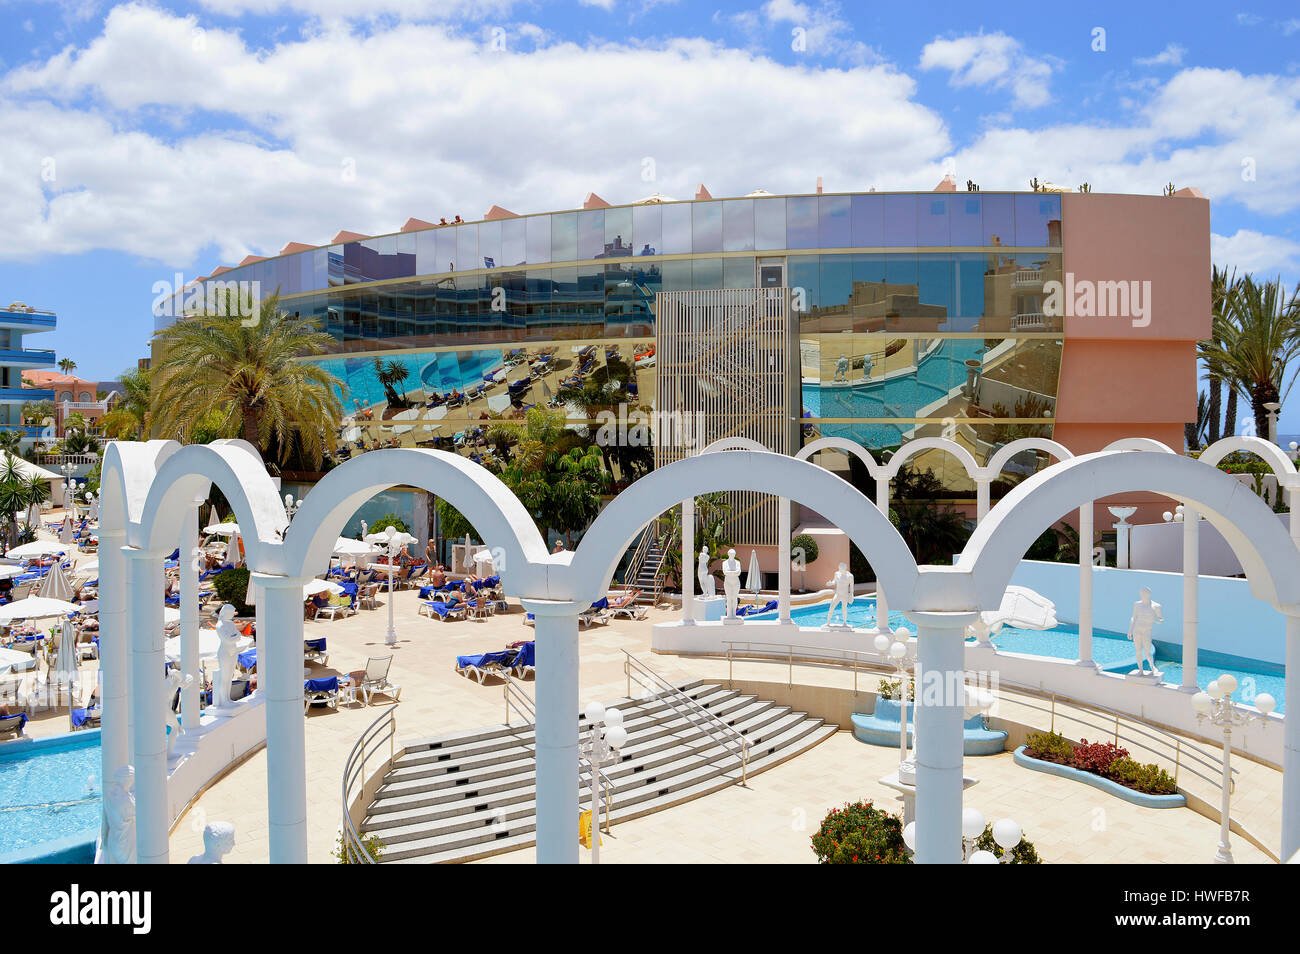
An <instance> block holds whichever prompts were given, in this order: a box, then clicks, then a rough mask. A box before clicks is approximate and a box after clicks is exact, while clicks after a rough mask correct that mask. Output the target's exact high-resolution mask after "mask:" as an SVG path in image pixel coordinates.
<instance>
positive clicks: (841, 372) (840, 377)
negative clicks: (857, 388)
mask: <svg viewBox="0 0 1300 954" xmlns="http://www.w3.org/2000/svg"><path fill="white" fill-rule="evenodd" d="M848 379H849V359H848V356H847V355H840V359H839V360H838V361H836V362H835V380H836V381H847V380H848Z"/></svg>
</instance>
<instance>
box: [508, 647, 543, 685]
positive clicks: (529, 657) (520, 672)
mask: <svg viewBox="0 0 1300 954" xmlns="http://www.w3.org/2000/svg"><path fill="white" fill-rule="evenodd" d="M513 668H514V674H515V676H516V677H517V678H519V679H523V678H524V677H525V676H527V675H528V674H529V673H532V674H533V675H534V676H536V675H537V643H535V642H528V643H524V644H523V645H522V646H520V647H519V655H518V656H516V657H515V664H514V667H513Z"/></svg>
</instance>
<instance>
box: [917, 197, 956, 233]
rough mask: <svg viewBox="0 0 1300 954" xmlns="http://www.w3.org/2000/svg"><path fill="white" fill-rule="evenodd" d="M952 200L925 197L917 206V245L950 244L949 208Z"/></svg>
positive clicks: (920, 199)
mask: <svg viewBox="0 0 1300 954" xmlns="http://www.w3.org/2000/svg"><path fill="white" fill-rule="evenodd" d="M950 204H951V200H949V198H948V197H947V196H943V195H928V196H926V195H923V196H921V197H920V198H919V201H918V202H917V206H916V244H917V245H947V244H948V207H949V205H950Z"/></svg>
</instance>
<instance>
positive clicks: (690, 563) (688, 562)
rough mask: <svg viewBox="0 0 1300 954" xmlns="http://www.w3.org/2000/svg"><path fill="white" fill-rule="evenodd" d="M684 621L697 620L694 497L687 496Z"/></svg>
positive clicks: (683, 510)
mask: <svg viewBox="0 0 1300 954" xmlns="http://www.w3.org/2000/svg"><path fill="white" fill-rule="evenodd" d="M700 595H701V596H703V595H704V594H703V593H701V594H700ZM682 622H683V623H685V624H687V625H690V624H692V623H694V622H695V498H694V497H687V498H686V499H685V500H683V501H682Z"/></svg>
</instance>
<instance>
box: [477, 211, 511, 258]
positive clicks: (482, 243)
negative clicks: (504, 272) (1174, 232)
mask: <svg viewBox="0 0 1300 954" xmlns="http://www.w3.org/2000/svg"><path fill="white" fill-rule="evenodd" d="M478 257H479V264H478V266H477V267H478V268H500V267H501V266H502V265H504V264H505V263H504V262H503V261H502V260H501V221H500V220H499V219H498V220H495V221H492V222H483V223H482V224H480V225H479V226H478Z"/></svg>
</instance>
